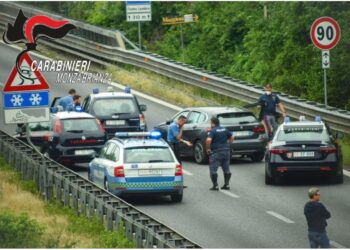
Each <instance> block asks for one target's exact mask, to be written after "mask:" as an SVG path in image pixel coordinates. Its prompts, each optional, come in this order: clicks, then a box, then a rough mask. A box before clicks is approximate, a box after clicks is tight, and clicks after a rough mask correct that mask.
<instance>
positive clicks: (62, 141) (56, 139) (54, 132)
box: [45, 112, 107, 165]
mask: <svg viewBox="0 0 350 250" xmlns="http://www.w3.org/2000/svg"><path fill="white" fill-rule="evenodd" d="M106 141H107V135H106V132H105V130H104V128H103V127H102V125H101V123H100V121H99V120H98V119H96V118H95V117H93V116H92V115H90V114H87V113H83V112H58V113H55V114H51V115H50V128H49V134H48V136H47V148H46V150H45V154H46V155H47V156H48V157H50V158H52V159H53V160H56V161H58V162H60V163H62V164H64V165H74V164H75V163H84V162H90V161H91V160H92V159H93V158H94V157H95V155H96V154H98V153H99V152H100V150H101V148H102V147H103V146H104V144H105V142H106Z"/></svg>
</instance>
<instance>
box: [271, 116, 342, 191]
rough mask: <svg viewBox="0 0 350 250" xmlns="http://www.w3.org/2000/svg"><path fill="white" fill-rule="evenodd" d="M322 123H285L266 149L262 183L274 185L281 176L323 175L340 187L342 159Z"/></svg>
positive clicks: (333, 139) (334, 142) (330, 135)
mask: <svg viewBox="0 0 350 250" xmlns="http://www.w3.org/2000/svg"><path fill="white" fill-rule="evenodd" d="M341 137H342V134H341V133H337V134H336V136H334V137H333V136H332V134H331V132H330V130H329V129H328V127H327V126H326V125H325V124H324V123H323V122H322V121H297V122H290V121H288V119H287V121H285V122H284V123H283V124H281V125H280V126H279V128H278V129H277V131H276V134H275V136H274V138H273V140H272V141H271V143H270V144H269V146H268V149H267V151H266V159H265V183H266V184H273V183H276V182H278V181H279V180H280V178H281V177H284V176H288V175H289V176H295V175H297V176H298V175H299V176H300V175H306V174H311V175H313V176H314V175H316V174H326V175H329V176H330V177H331V180H332V181H333V182H335V183H343V157H342V151H341V147H340V145H339V144H338V143H337V141H336V139H338V138H341Z"/></svg>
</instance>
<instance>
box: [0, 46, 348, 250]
mask: <svg viewBox="0 0 350 250" xmlns="http://www.w3.org/2000/svg"><path fill="white" fill-rule="evenodd" d="M17 54H18V51H17V50H15V49H13V48H10V47H8V46H7V45H3V44H0V65H1V67H0V82H1V83H4V82H5V81H6V80H7V77H8V74H9V72H10V70H11V69H12V67H13V65H14V62H15V57H16V55H17ZM44 76H45V77H46V79H47V80H48V82H49V83H52V82H53V81H54V79H55V74H54V73H44ZM72 87H73V88H75V89H76V90H77V92H78V93H79V94H80V95H81V96H85V95H87V94H88V93H90V92H91V91H92V88H94V87H96V85H92V84H81V85H79V84H76V85H69V84H65V85H63V84H61V85H57V84H56V85H55V84H50V97H51V98H52V97H54V96H62V95H65V94H66V93H67V91H68V89H70V88H72ZM99 87H100V89H101V90H105V89H106V86H102V85H100V86H99ZM0 99H1V103H2V96H1V97H0ZM139 101H140V103H144V104H147V106H148V110H147V111H146V113H145V116H146V120H147V123H148V127H149V128H152V127H153V126H154V125H155V124H158V123H160V122H162V121H164V120H165V119H166V118H169V117H171V115H172V114H174V113H175V112H176V111H175V110H174V109H171V108H169V107H166V106H162V105H160V104H159V103H157V102H152V101H150V100H147V99H144V98H139ZM1 109H2V106H1ZM0 112H1V116H0V129H2V130H4V131H6V132H8V133H10V134H13V133H14V131H15V127H16V126H12V125H5V124H4V119H3V112H2V110H1V111H0ZM183 165H184V169H185V184H186V185H187V188H186V189H185V193H184V200H183V202H182V203H179V204H173V203H171V201H170V199H169V198H168V197H132V198H128V199H127V201H128V202H130V203H131V204H133V205H135V206H136V207H137V208H139V209H140V210H142V211H144V212H145V213H147V214H148V215H150V216H152V217H154V218H156V219H157V220H159V221H161V222H163V223H165V224H166V225H167V226H169V227H171V228H173V229H175V230H177V231H178V232H180V233H181V234H183V235H184V236H186V237H187V238H189V239H190V240H193V241H194V242H196V243H198V244H200V245H201V246H203V247H205V248H308V246H309V245H308V240H307V225H306V220H305V217H304V215H303V207H304V204H305V202H306V201H307V200H308V197H307V190H308V189H309V188H310V187H311V186H319V187H320V188H321V201H322V202H323V203H324V204H325V205H326V207H327V208H328V209H329V211H330V212H331V214H332V218H331V219H330V220H329V223H328V224H329V225H328V235H329V237H330V239H331V241H332V245H333V247H346V248H350V237H349V235H350V216H349V215H350V195H349V191H350V179H349V177H345V180H344V184H342V185H334V184H329V183H327V182H324V181H323V180H316V179H299V180H298V181H297V182H295V181H292V180H287V181H286V182H285V183H284V184H282V185H276V186H266V185H265V184H264V163H263V162H261V163H251V162H250V161H249V160H246V159H235V160H233V161H232V162H231V171H232V179H231V190H230V191H220V192H213V191H209V190H208V189H209V187H210V184H211V183H210V179H209V170H208V166H206V165H197V164H196V163H194V161H193V160H191V159H186V160H185V161H184V164H183ZM75 170H76V171H79V172H80V173H81V174H82V175H83V176H86V170H85V169H84V168H76V169H75ZM222 183H223V178H222V174H221V172H220V177H219V184H222Z"/></svg>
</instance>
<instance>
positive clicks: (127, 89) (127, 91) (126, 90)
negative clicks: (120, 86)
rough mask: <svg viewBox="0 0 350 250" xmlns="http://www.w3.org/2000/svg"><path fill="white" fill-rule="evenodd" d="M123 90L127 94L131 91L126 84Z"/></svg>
mask: <svg viewBox="0 0 350 250" xmlns="http://www.w3.org/2000/svg"><path fill="white" fill-rule="evenodd" d="M124 92H125V93H127V94H130V93H131V87H129V86H126V87H125V89H124Z"/></svg>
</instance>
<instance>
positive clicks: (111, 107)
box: [92, 98, 136, 116]
mask: <svg viewBox="0 0 350 250" xmlns="http://www.w3.org/2000/svg"><path fill="white" fill-rule="evenodd" d="M92 111H93V113H94V114H95V115H97V116H111V115H118V114H133V113H135V111H136V104H135V102H134V100H133V99H132V98H118V99H117V98H113V99H112V98H108V99H97V100H96V101H95V102H94V103H93V106H92Z"/></svg>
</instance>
